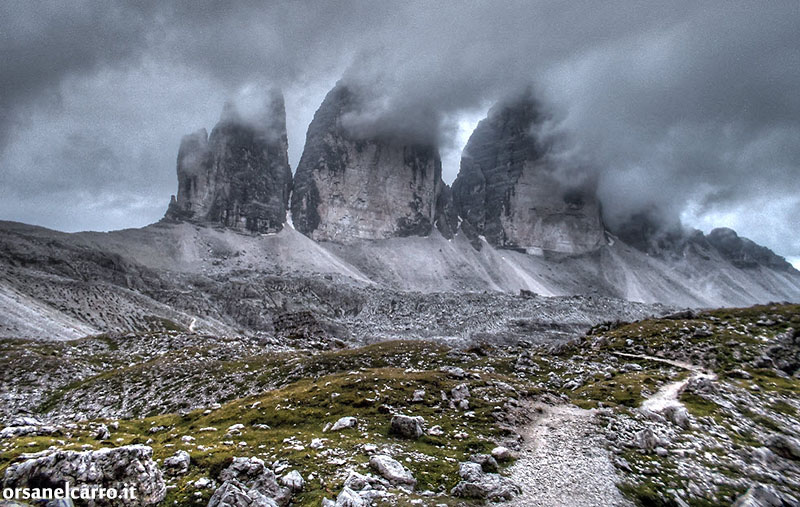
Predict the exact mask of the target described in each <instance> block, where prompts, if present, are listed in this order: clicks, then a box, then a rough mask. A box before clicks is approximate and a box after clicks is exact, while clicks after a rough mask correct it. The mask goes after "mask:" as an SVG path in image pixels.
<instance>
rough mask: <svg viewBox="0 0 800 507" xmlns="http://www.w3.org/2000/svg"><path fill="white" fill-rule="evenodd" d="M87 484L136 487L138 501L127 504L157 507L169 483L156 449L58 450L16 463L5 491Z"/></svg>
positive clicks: (101, 503) (110, 503)
mask: <svg viewBox="0 0 800 507" xmlns="http://www.w3.org/2000/svg"><path fill="white" fill-rule="evenodd" d="M65 482H69V483H70V484H71V485H74V486H79V485H86V486H89V487H103V488H115V489H117V490H118V491H120V492H121V491H122V490H123V489H124V488H128V487H133V488H135V490H136V498H135V499H131V500H128V501H127V503H126V505H130V506H144V505H157V504H159V503H160V502H161V501H162V500H163V499H164V497H165V496H166V492H167V489H166V484H165V483H164V479H163V477H162V475H161V470H159V468H158V466H157V465H156V462H155V461H153V449H152V448H150V447H147V446H144V445H128V446H123V447H117V448H114V449H99V450H97V451H85V452H75V451H61V450H59V451H54V452H51V453H49V454H45V455H43V456H39V457H36V458H33V459H29V460H26V461H23V462H21V463H13V464H11V465H9V467H8V468H7V469H6V472H5V476H4V477H3V488H23V487H41V485H43V484H63V483H65ZM96 505H97V506H105V505H108V506H113V505H119V501H118V500H110V499H106V500H98V501H97V503H96Z"/></svg>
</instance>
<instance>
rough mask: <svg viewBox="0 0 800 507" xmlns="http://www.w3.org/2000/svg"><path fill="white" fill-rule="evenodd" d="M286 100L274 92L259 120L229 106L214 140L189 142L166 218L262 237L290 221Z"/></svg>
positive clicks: (201, 137)
mask: <svg viewBox="0 0 800 507" xmlns="http://www.w3.org/2000/svg"><path fill="white" fill-rule="evenodd" d="M287 150H288V144H287V139H286V112H285V108H284V104H283V96H282V95H281V94H280V93H279V92H271V93H270V94H269V99H268V100H267V103H266V104H264V105H263V109H262V110H261V111H260V112H259V113H258V114H257V115H255V117H250V118H245V117H244V116H242V114H241V113H240V112H239V111H238V110H237V108H236V106H235V105H234V104H233V103H229V104H227V105H226V106H225V110H224V111H223V113H222V117H221V118H220V121H219V123H217V125H216V126H215V127H214V129H213V130H212V131H211V135H210V136H208V135H207V133H206V131H205V129H203V130H200V131H198V132H195V133H193V134H190V135H188V136H185V137H184V138H183V140H182V141H181V146H180V150H179V151H178V195H177V198H176V197H174V196H173V199H172V201H171V202H170V205H169V208H168V210H167V214H166V218H167V219H171V220H190V221H194V222H201V223H213V224H220V225H224V226H226V227H230V228H232V229H237V230H242V231H250V232H257V233H270V232H277V231H280V230H281V229H282V228H283V224H284V222H285V221H286V208H287V205H288V202H289V193H290V192H291V188H292V171H291V169H290V168H289V156H288V152H287Z"/></svg>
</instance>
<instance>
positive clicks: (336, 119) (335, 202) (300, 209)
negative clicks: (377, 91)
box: [291, 84, 455, 242]
mask: <svg viewBox="0 0 800 507" xmlns="http://www.w3.org/2000/svg"><path fill="white" fill-rule="evenodd" d="M358 110H359V99H358V97H357V94H356V93H355V92H353V91H352V90H351V89H350V88H348V87H347V86H345V85H342V84H338V85H337V86H336V87H335V88H334V89H333V90H331V91H330V92H329V93H328V95H327V96H326V97H325V100H324V101H323V103H322V105H321V106H320V108H319V110H318V111H317V112H316V114H315V115H314V119H313V121H312V122H311V125H310V126H309V128H308V135H307V136H306V145H305V149H304V151H303V155H302V157H301V159H300V163H299V164H298V166H297V172H296V174H295V180H294V189H293V193H292V203H291V211H292V222H293V224H294V227H295V228H296V229H297V230H298V231H300V232H302V233H304V234H306V235H307V236H309V237H311V238H313V239H315V240H323V241H336V242H349V241H352V240H357V239H385V238H391V237H403V236H415V235H416V236H426V235H428V234H430V232H431V230H432V228H433V227H434V226H438V227H439V230H440V231H442V232H443V234H445V235H446V236H449V235H451V234H452V230H453V228H454V224H453V221H454V220H455V216H454V214H453V212H452V204H451V203H450V202H448V197H449V189H448V188H447V187H446V185H445V184H444V182H443V181H442V176H441V175H442V164H441V160H440V158H439V153H438V150H437V148H436V147H435V146H434V144H433V143H430V144H420V143H418V142H411V141H405V140H402V139H399V138H391V137H389V136H381V137H374V138H366V137H364V136H363V135H359V134H356V133H355V132H353V129H352V128H349V127H348V125H347V119H348V118H350V117H351V116H352V114H354V113H356V112H358ZM348 115H351V116H348Z"/></svg>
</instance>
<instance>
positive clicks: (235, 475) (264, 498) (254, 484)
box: [209, 458, 292, 507]
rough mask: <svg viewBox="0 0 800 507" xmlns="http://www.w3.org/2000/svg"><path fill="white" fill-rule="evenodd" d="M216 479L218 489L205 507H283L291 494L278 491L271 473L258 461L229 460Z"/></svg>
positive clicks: (275, 480) (278, 485)
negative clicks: (218, 482)
mask: <svg viewBox="0 0 800 507" xmlns="http://www.w3.org/2000/svg"><path fill="white" fill-rule="evenodd" d="M219 479H220V480H221V481H223V483H222V486H220V488H219V489H218V490H217V491H216V492H215V493H214V496H213V497H212V499H211V501H210V502H209V505H212V504H213V505H219V506H221V507H222V506H225V505H250V504H249V503H247V502H248V501H250V502H251V503H252V504H253V505H271V504H276V505H287V504H288V503H289V501H290V500H291V497H292V491H291V490H290V489H288V488H284V487H281V486H280V484H278V480H277V478H276V477H275V474H274V473H273V472H272V470H270V469H269V468H267V467H266V466H265V465H264V461H263V460H260V459H258V458H233V463H231V465H230V466H229V467H228V468H226V469H225V470H223V471H222V473H220V475H219ZM248 499H249V500H248Z"/></svg>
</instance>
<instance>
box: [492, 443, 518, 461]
mask: <svg viewBox="0 0 800 507" xmlns="http://www.w3.org/2000/svg"><path fill="white" fill-rule="evenodd" d="M492 457H493V458H494V459H495V460H497V461H501V462H502V461H509V460H510V459H511V458H513V457H514V456H513V454H511V450H510V449H509V448H508V447H503V446H502V445H500V446H497V447H495V448H494V449H492Z"/></svg>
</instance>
